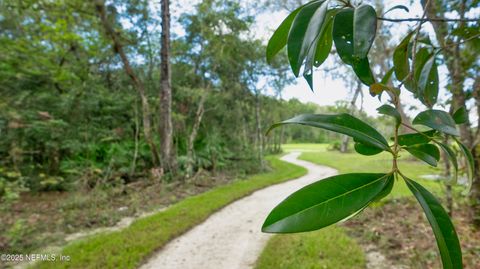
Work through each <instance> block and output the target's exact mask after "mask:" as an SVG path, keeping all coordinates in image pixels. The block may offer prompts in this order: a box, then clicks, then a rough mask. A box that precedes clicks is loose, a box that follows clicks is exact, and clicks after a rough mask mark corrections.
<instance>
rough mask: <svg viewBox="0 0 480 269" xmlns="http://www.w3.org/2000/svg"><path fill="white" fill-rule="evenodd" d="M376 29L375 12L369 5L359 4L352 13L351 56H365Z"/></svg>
mask: <svg viewBox="0 0 480 269" xmlns="http://www.w3.org/2000/svg"><path fill="white" fill-rule="evenodd" d="M376 31H377V13H376V12H375V9H374V8H373V7H372V6H370V5H365V4H364V5H361V6H359V7H358V8H356V9H355V11H354V14H353V57H356V58H358V59H363V58H366V57H367V54H368V51H369V50H370V48H371V47H372V44H373V40H374V39H375V34H376Z"/></svg>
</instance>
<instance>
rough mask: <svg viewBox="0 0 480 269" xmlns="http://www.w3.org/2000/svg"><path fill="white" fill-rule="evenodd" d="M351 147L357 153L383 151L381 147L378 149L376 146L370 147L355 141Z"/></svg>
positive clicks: (369, 153) (365, 153) (369, 154)
mask: <svg viewBox="0 0 480 269" xmlns="http://www.w3.org/2000/svg"><path fill="white" fill-rule="evenodd" d="M353 147H354V149H355V151H356V152H357V153H359V154H362V155H366V156H371V155H376V154H379V153H381V152H383V149H379V148H377V147H371V146H368V145H365V144H363V143H360V142H355V144H354V145H353Z"/></svg>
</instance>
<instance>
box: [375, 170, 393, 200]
mask: <svg viewBox="0 0 480 269" xmlns="http://www.w3.org/2000/svg"><path fill="white" fill-rule="evenodd" d="M394 182H395V178H394V177H393V176H392V177H390V178H389V179H388V181H387V184H385V187H383V190H382V191H381V192H380V193H379V194H377V196H376V197H375V199H373V202H378V201H380V200H382V199H383V198H385V197H386V196H387V195H389V194H390V193H391V192H392V189H393V185H394Z"/></svg>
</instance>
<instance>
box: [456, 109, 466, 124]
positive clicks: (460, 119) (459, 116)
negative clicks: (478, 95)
mask: <svg viewBox="0 0 480 269" xmlns="http://www.w3.org/2000/svg"><path fill="white" fill-rule="evenodd" d="M453 120H454V121H455V123H456V124H463V123H466V122H467V121H468V112H467V109H466V108H465V106H462V107H460V108H459V109H457V111H455V113H453Z"/></svg>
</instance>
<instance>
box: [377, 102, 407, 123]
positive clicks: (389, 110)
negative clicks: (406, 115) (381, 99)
mask: <svg viewBox="0 0 480 269" xmlns="http://www.w3.org/2000/svg"><path fill="white" fill-rule="evenodd" d="M377 111H378V113H380V114H383V115H388V116H391V117H393V118H395V122H396V125H397V127H398V126H400V124H401V123H402V116H400V113H399V112H398V111H397V109H396V108H394V107H393V106H391V105H383V106H381V107H379V108H377Z"/></svg>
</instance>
